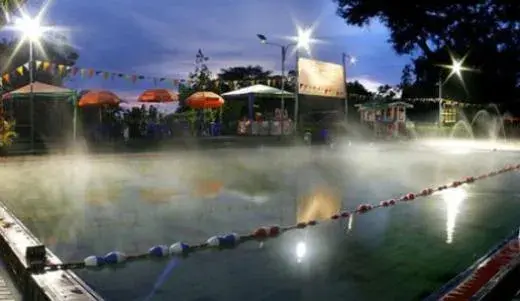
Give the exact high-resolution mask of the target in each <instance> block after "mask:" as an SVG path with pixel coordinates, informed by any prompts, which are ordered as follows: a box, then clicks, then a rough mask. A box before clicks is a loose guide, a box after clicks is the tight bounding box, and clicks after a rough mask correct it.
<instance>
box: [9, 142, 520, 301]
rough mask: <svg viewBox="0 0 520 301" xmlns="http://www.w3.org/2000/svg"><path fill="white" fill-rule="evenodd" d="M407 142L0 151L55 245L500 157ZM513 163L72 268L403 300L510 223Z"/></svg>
mask: <svg viewBox="0 0 520 301" xmlns="http://www.w3.org/2000/svg"><path fill="white" fill-rule="evenodd" d="M517 157H518V154H517V153H516V152H512V151H511V152H492V151H489V152H488V151H478V152H476V151H475V152H466V153H461V152H458V153H451V152H443V151H439V150H432V149H427V148H418V147H416V146H413V145H408V146H404V145H403V146H399V147H387V146H377V145H375V146H370V147H369V146H367V147H357V148H355V147H348V148H347V147H346V148H342V149H338V150H334V151H330V150H325V149H320V148H278V149H256V150H251V149H249V150H221V151H200V152H192V153H188V152H176V153H171V154H150V155H149V156H98V157H70V158H65V157H63V158H56V157H49V158H42V159H39V160H33V161H27V162H11V163H4V164H3V166H2V169H1V173H2V179H3V181H4V185H2V187H1V188H0V193H1V195H2V199H3V201H4V202H5V203H6V205H7V206H8V207H9V208H10V209H11V210H13V211H14V212H15V214H16V215H17V216H18V217H19V218H20V219H21V220H22V221H23V222H24V223H25V224H26V225H27V226H28V227H29V228H30V229H31V231H33V232H34V233H35V235H36V236H37V237H39V238H40V239H41V240H42V241H44V242H45V244H46V245H47V246H48V247H49V248H50V249H51V250H53V251H54V252H55V253H56V254H57V255H58V256H59V257H60V258H61V259H62V260H63V261H68V260H82V259H83V258H84V257H86V256H89V255H93V254H95V255H104V254H106V253H107V252H109V251H113V250H119V251H123V252H127V253H137V252H146V250H147V249H148V248H150V247H151V246H153V245H158V244H167V245H169V244H172V243H174V242H176V241H180V240H182V241H185V242H187V243H198V242H202V241H205V240H206V239H207V238H208V237H210V236H213V235H216V234H224V233H229V232H238V233H243V234H245V233H248V232H249V231H251V230H253V229H255V228H257V227H258V226H263V225H271V224H281V225H289V224H293V223H295V222H296V221H301V220H306V219H313V218H322V217H325V216H330V214H332V213H333V212H335V211H339V210H341V209H349V208H355V207H356V206H357V205H358V204H361V203H374V204H375V203H378V202H379V201H380V200H383V199H389V198H392V197H396V196H399V195H401V194H403V193H407V192H416V191H419V190H421V189H423V188H427V187H436V186H438V185H441V184H447V183H450V182H451V181H453V180H457V179H461V178H463V177H465V176H470V175H475V176H476V175H479V174H481V173H486V172H489V171H491V170H495V169H498V168H501V167H503V166H504V165H505V164H515V163H518V162H515V160H517ZM519 179H520V177H519V176H518V174H517V173H516V172H511V173H507V174H505V175H500V176H497V177H494V178H491V179H487V180H483V181H478V182H476V183H475V184H473V185H464V186H462V187H459V188H455V189H451V190H449V191H446V192H444V193H437V194H434V195H433V196H430V197H427V198H420V199H417V200H416V201H414V202H411V203H407V204H401V205H399V206H394V207H392V208H381V209H378V210H374V211H373V212H370V213H367V214H365V215H361V216H355V217H353V218H352V219H345V220H342V221H331V222H325V223H322V224H320V225H319V226H317V227H313V228H311V229H304V230H297V231H292V232H289V233H285V234H284V235H282V236H281V237H279V238H276V239H273V240H269V241H266V242H265V243H263V244H260V243H258V242H251V243H246V244H243V245H240V246H239V247H238V248H237V249H235V250H225V251H214V252H212V251H207V252H201V253H196V254H193V255H191V256H190V257H188V258H186V259H176V260H164V261H146V262H137V263H131V264H127V265H125V266H121V267H117V268H115V269H104V270H101V271H92V270H85V271H78V275H79V276H80V277H82V278H83V279H84V280H85V281H86V282H87V283H89V284H90V285H91V286H92V287H93V288H94V289H96V290H97V291H98V292H99V293H100V294H101V295H102V296H104V297H105V298H106V299H107V300H173V299H177V300H198V301H202V300H206V301H210V300H211V301H213V300H215V301H217V300H243V299H248V300H251V301H252V300H318V299H322V300H383V299H384V300H417V299H421V298H422V297H424V296H426V295H427V294H428V293H429V292H432V291H433V290H435V289H437V288H438V287H439V286H441V285H442V284H443V283H445V282H446V281H448V280H449V279H450V278H452V277H453V276H455V275H456V274H457V273H459V272H461V271H462V270H464V269H465V268H466V267H467V266H468V265H470V264H471V263H472V262H473V261H474V260H476V259H477V258H479V257H480V256H482V255H483V254H484V253H485V252H486V251H487V250H488V249H489V248H491V247H492V246H493V245H494V244H496V243H497V242H498V241H499V240H500V239H502V238H503V237H505V236H506V235H507V234H509V233H510V231H511V230H512V229H513V228H514V227H517V226H519V225H520V220H519V219H518V215H519V214H520V206H518V205H519V202H520V188H517V187H518V186H517V185H515V183H518V180H519Z"/></svg>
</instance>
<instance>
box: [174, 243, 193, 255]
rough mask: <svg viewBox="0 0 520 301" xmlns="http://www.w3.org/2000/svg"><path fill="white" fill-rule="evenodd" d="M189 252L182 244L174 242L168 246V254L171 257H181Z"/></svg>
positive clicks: (187, 247)
mask: <svg viewBox="0 0 520 301" xmlns="http://www.w3.org/2000/svg"><path fill="white" fill-rule="evenodd" d="M189 250H190V246H189V245H188V244H185V243H183V242H176V243H174V244H173V245H171V246H170V254H172V255H183V254H186V253H187V252H188V251H189Z"/></svg>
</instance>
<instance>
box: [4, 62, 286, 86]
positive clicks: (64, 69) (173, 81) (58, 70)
mask: <svg viewBox="0 0 520 301" xmlns="http://www.w3.org/2000/svg"><path fill="white" fill-rule="evenodd" d="M34 68H35V70H36V71H46V72H49V73H51V74H55V75H60V76H63V77H65V76H72V77H75V76H79V77H81V78H85V79H91V78H94V77H102V78H103V79H105V80H114V79H116V78H120V79H125V80H128V81H130V82H131V83H136V82H138V81H145V80H147V81H151V82H152V83H153V84H154V85H157V84H159V83H166V84H169V85H171V86H172V87H173V88H179V86H180V85H191V84H194V83H195V81H193V80H190V79H181V78H169V77H156V76H146V75H141V74H135V73H133V74H128V73H120V72H112V71H105V70H99V69H94V68H82V67H78V66H67V65H63V64H56V63H53V62H49V61H39V60H36V61H35V62H34ZM28 72H29V63H28V62H27V63H25V64H23V65H21V66H18V67H16V68H15V69H14V70H12V71H11V72H8V73H5V74H3V75H2V83H1V84H0V85H4V84H6V83H9V82H10V81H11V79H12V78H13V77H14V76H23V75H24V74H26V73H28ZM214 84H215V85H216V86H220V85H227V86H229V87H230V88H232V89H236V88H240V87H241V86H242V85H244V84H246V85H255V84H266V85H268V86H275V85H280V84H281V79H280V78H268V79H261V80H240V81H239V80H233V81H223V80H218V79H217V80H215V81H214Z"/></svg>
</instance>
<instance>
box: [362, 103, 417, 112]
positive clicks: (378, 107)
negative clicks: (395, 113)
mask: <svg viewBox="0 0 520 301" xmlns="http://www.w3.org/2000/svg"><path fill="white" fill-rule="evenodd" d="M355 107H357V108H359V109H360V110H367V109H372V110H382V109H387V108H394V107H405V108H413V105H412V104H409V103H407V102H403V101H396V102H390V103H386V102H371V103H363V104H358V105H355Z"/></svg>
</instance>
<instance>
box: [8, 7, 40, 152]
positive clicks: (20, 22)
mask: <svg viewBox="0 0 520 301" xmlns="http://www.w3.org/2000/svg"><path fill="white" fill-rule="evenodd" d="M15 25H16V29H17V30H19V31H21V32H22V34H23V37H22V42H24V41H28V43H29V114H30V117H29V118H30V123H31V152H34V87H33V84H34V53H33V52H34V43H38V42H39V41H40V38H41V36H42V35H43V33H44V31H45V28H44V27H42V26H41V25H40V18H39V17H36V18H31V17H29V16H26V15H24V16H23V17H22V18H19V19H16V21H15Z"/></svg>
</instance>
